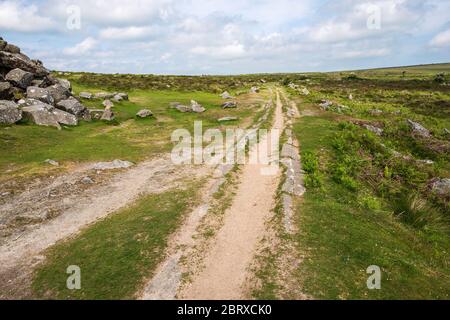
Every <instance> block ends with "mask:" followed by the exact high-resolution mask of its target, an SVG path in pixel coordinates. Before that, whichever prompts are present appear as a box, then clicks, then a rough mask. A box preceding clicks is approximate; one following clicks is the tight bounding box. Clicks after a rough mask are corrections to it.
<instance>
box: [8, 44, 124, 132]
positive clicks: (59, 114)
mask: <svg viewBox="0 0 450 320" xmlns="http://www.w3.org/2000/svg"><path fill="white" fill-rule="evenodd" d="M127 98H128V96H127ZM0 99H7V100H10V101H11V102H13V103H14V102H15V101H17V100H19V99H20V100H19V101H18V102H17V103H18V108H19V109H20V108H22V111H23V112H22V116H23V117H24V118H26V119H28V120H29V121H31V122H33V123H35V124H37V125H44V126H54V127H57V128H60V124H63V125H70V126H72V125H77V124H78V120H91V117H90V113H89V111H88V110H87V109H86V108H85V107H84V106H83V105H82V104H81V103H80V102H79V101H78V100H77V99H75V98H74V97H73V95H72V85H71V83H70V81H68V80H66V79H58V78H54V77H53V76H51V75H50V73H49V71H48V70H47V69H45V68H44V66H43V65H42V62H41V61H39V60H31V59H30V58H28V57H27V56H26V55H24V54H23V53H21V50H20V48H18V47H17V46H14V45H12V44H8V43H7V42H6V41H4V40H3V39H2V38H0ZM4 109H5V110H4V113H6V108H4ZM10 109H11V108H10V107H8V112H10ZM11 110H12V109H11ZM13 118H14V117H10V118H9V119H13ZM17 119H18V120H20V119H19V117H17ZM18 120H17V121H18ZM9 121H12V120H9Z"/></svg>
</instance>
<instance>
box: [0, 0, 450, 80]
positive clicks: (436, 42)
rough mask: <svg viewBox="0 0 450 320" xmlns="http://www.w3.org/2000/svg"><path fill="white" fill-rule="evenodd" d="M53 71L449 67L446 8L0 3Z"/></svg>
mask: <svg viewBox="0 0 450 320" xmlns="http://www.w3.org/2000/svg"><path fill="white" fill-rule="evenodd" d="M0 36H1V37H3V38H4V39H5V40H7V41H8V42H10V43H13V44H16V45H18V46H19V47H21V48H22V51H23V52H24V53H25V54H27V55H28V56H30V57H31V58H33V59H40V60H42V61H43V62H44V65H45V66H46V67H47V68H49V69H52V70H62V71H89V72H101V73H139V74H174V75H178V74H192V75H199V74H244V73H245V74H246V73H273V72H309V71H336V70H353V69H364V68H374V67H385V66H403V65H414V64H424V63H439V62H450V0H372V1H364V0H362V1H361V0H359V1H355V0H334V1H324V0H314V1H313V0H238V1H233V0H203V1H200V0H39V1H38V0H35V1H31V0H0Z"/></svg>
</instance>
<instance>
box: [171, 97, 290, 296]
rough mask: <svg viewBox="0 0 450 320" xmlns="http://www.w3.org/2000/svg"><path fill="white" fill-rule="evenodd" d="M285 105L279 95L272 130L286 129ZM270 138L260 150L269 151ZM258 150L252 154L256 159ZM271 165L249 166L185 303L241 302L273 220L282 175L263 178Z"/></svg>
mask: <svg viewBox="0 0 450 320" xmlns="http://www.w3.org/2000/svg"><path fill="white" fill-rule="evenodd" d="M283 125H284V124H283V114H282V104H281V101H280V96H279V93H278V92H277V106H276V111H275V121H274V125H273V128H276V129H282V128H283ZM267 145H268V143H267V137H266V138H263V139H261V141H260V143H259V144H258V148H267ZM258 148H253V149H252V150H251V151H250V157H252V156H255V153H257V152H258ZM268 167H269V166H268V165H262V164H247V165H244V167H243V169H242V175H241V179H240V183H239V185H238V189H237V193H236V196H235V198H234V200H233V203H232V206H231V207H230V209H228V210H227V212H226V213H225V218H224V225H223V227H222V228H221V229H220V230H219V232H218V234H217V237H216V239H215V242H214V243H213V244H212V246H211V248H210V250H209V252H207V253H206V258H205V260H204V269H203V270H202V271H201V272H200V274H198V275H195V276H194V278H193V281H192V283H191V284H190V285H188V286H186V288H184V289H183V292H181V293H180V294H179V296H180V298H182V299H193V300H199V299H233V300H236V299H242V298H245V290H244V288H243V287H244V285H245V281H246V279H247V277H248V276H249V274H248V268H249V266H250V265H251V262H252V260H253V257H254V253H255V250H256V249H257V245H258V243H259V240H260V239H261V238H262V236H263V235H264V234H265V223H266V221H267V220H268V219H269V218H270V217H271V214H272V209H273V208H274V205H275V199H274V197H275V194H276V190H277V187H278V184H279V179H280V173H279V172H278V173H277V174H274V175H263V174H261V172H262V170H264V169H267V168H268Z"/></svg>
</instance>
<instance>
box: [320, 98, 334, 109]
mask: <svg viewBox="0 0 450 320" xmlns="http://www.w3.org/2000/svg"><path fill="white" fill-rule="evenodd" d="M332 105H333V101H330V100H321V103H320V104H319V106H320V108H321V109H323V110H325V111H327V110H328V109H329V108H330V107H331V106H332Z"/></svg>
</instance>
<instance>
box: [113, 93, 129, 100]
mask: <svg viewBox="0 0 450 320" xmlns="http://www.w3.org/2000/svg"><path fill="white" fill-rule="evenodd" d="M115 96H117V97H121V98H122V99H123V100H128V93H123V92H119V93H118V94H116V95H115Z"/></svg>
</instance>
